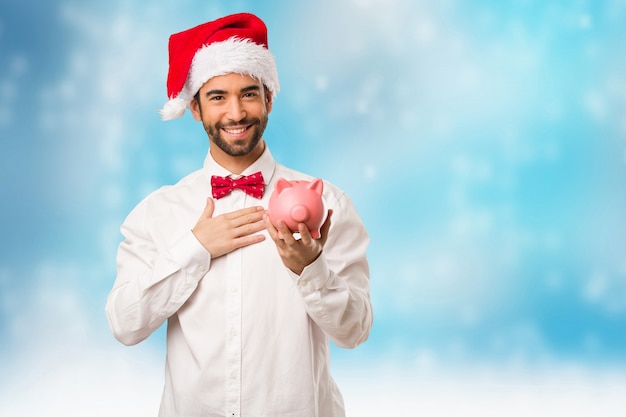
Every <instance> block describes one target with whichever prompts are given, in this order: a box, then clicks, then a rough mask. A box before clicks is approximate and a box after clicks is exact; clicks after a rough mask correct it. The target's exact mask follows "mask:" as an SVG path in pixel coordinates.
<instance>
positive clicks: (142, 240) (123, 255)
mask: <svg viewBox="0 0 626 417" xmlns="http://www.w3.org/2000/svg"><path fill="white" fill-rule="evenodd" d="M148 211H149V210H148V207H147V204H140V205H139V206H138V207H137V208H135V210H133V212H132V213H131V214H130V215H129V216H128V218H127V219H126V221H125V222H124V224H123V225H122V228H121V231H122V234H123V235H124V240H123V241H122V243H121V244H120V246H119V249H118V254H117V278H116V280H115V283H114V285H113V289H112V290H111V293H110V294H109V297H108V300H107V304H106V309H105V310H106V315H107V319H108V321H109V325H110V327H111V330H112V331H113V334H114V336H115V338H116V339H118V340H119V341H120V342H122V343H123V344H125V345H134V344H136V343H139V342H141V341H142V340H144V339H146V338H147V337H148V336H149V335H150V334H151V333H152V332H153V331H155V330H156V329H158V328H159V327H160V326H161V325H162V324H163V322H165V320H167V319H168V318H169V317H170V316H172V315H173V314H174V313H175V312H176V311H178V309H179V308H180V307H181V306H182V305H183V304H184V303H185V301H187V299H188V298H189V297H190V296H191V294H193V292H194V291H195V289H196V287H197V286H198V282H199V281H200V280H201V279H202V277H204V275H205V274H206V273H207V271H208V269H209V265H210V255H209V253H208V252H207V251H206V250H205V249H204V247H203V246H202V245H201V244H200V242H198V240H197V239H196V237H195V236H194V234H193V233H192V232H191V230H189V231H187V232H185V233H184V234H183V235H182V236H179V237H178V238H177V239H174V243H173V244H171V245H169V246H166V247H162V245H159V243H158V242H156V241H155V240H156V239H155V238H154V233H152V232H151V230H149V229H150V228H149V226H147V225H148V223H147V219H148V218H149V212H148Z"/></svg>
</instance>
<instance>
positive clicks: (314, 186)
mask: <svg viewBox="0 0 626 417" xmlns="http://www.w3.org/2000/svg"><path fill="white" fill-rule="evenodd" d="M307 188H309V189H311V190H313V191H315V193H316V194H317V195H322V191H324V181H322V180H321V179H319V178H316V179H314V180H313V181H311V182H310V183H309V184H308V185H307Z"/></svg>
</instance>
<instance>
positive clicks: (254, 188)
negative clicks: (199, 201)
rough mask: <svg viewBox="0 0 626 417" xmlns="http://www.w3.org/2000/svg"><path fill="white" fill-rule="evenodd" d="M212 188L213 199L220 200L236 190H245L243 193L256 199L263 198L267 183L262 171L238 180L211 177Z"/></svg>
mask: <svg viewBox="0 0 626 417" xmlns="http://www.w3.org/2000/svg"><path fill="white" fill-rule="evenodd" d="M211 188H212V190H213V198H218V199H219V198H222V197H224V196H227V195H228V194H230V192H231V191H232V190H234V189H235V188H238V189H240V190H243V192H245V193H246V194H248V195H251V196H252V197H254V198H261V197H263V192H264V191H265V183H264V182H263V174H261V171H259V172H255V173H254V174H252V175H248V176H244V177H241V178H237V179H236V180H234V179H232V178H230V177H218V176H217V175H213V176H212V177H211Z"/></svg>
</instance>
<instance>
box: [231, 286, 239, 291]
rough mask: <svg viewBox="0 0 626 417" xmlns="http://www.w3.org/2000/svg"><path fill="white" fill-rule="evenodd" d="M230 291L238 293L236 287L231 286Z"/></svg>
mask: <svg viewBox="0 0 626 417" xmlns="http://www.w3.org/2000/svg"><path fill="white" fill-rule="evenodd" d="M230 290H231V291H232V292H237V291H239V287H237V286H236V285H233V286H232V287H230Z"/></svg>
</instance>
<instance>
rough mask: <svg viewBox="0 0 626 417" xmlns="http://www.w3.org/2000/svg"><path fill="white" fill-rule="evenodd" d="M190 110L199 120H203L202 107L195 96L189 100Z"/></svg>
mask: <svg viewBox="0 0 626 417" xmlns="http://www.w3.org/2000/svg"><path fill="white" fill-rule="evenodd" d="M189 110H191V114H192V115H193V118H194V119H195V120H196V121H197V122H200V121H202V108H201V106H200V103H198V100H196V99H195V97H194V98H192V99H191V101H190V102H189Z"/></svg>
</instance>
